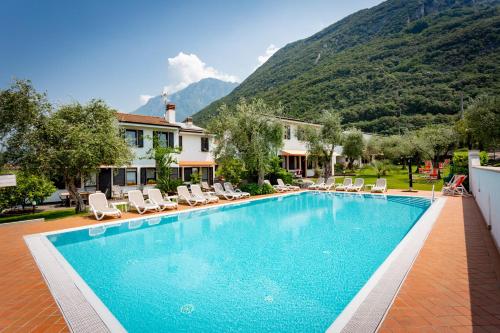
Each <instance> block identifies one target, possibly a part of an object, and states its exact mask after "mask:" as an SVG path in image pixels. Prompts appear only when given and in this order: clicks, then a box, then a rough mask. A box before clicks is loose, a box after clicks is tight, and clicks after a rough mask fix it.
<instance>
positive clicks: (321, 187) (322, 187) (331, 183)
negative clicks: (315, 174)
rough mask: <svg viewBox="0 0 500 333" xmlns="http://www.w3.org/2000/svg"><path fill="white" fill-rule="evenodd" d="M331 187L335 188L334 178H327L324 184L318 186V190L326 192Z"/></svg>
mask: <svg viewBox="0 0 500 333" xmlns="http://www.w3.org/2000/svg"><path fill="white" fill-rule="evenodd" d="M332 187H335V177H328V179H327V180H326V182H325V183H323V184H320V185H319V186H318V190H325V191H328V190H330V189H331V188H332Z"/></svg>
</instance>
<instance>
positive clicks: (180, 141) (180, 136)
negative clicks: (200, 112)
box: [179, 135, 182, 149]
mask: <svg viewBox="0 0 500 333" xmlns="http://www.w3.org/2000/svg"><path fill="white" fill-rule="evenodd" d="M179 147H180V148H181V149H182V135H179Z"/></svg>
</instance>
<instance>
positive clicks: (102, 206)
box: [89, 193, 122, 221]
mask: <svg viewBox="0 0 500 333" xmlns="http://www.w3.org/2000/svg"><path fill="white" fill-rule="evenodd" d="M89 206H90V211H91V212H92V213H94V216H95V218H96V220H98V221H100V220H102V219H103V218H104V217H105V216H114V217H121V216H122V212H120V210H119V209H118V208H116V207H110V206H109V204H108V199H106V195H104V193H92V194H91V195H89Z"/></svg>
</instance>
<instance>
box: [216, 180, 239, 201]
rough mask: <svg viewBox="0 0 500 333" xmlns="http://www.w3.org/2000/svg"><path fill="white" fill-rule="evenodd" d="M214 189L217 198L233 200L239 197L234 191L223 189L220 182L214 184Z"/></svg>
mask: <svg viewBox="0 0 500 333" xmlns="http://www.w3.org/2000/svg"><path fill="white" fill-rule="evenodd" d="M214 191H215V195H217V196H218V197H219V198H225V199H226V200H234V199H239V198H241V195H239V194H238V193H236V192H233V193H231V192H228V191H226V190H224V188H223V187H222V184H221V183H215V184H214Z"/></svg>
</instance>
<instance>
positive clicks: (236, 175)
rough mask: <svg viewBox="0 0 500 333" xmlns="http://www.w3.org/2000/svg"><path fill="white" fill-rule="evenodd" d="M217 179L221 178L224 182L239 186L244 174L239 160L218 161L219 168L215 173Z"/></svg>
mask: <svg viewBox="0 0 500 333" xmlns="http://www.w3.org/2000/svg"><path fill="white" fill-rule="evenodd" d="M215 174H216V176H217V177H223V178H224V180H225V181H227V182H231V183H232V184H239V183H240V181H241V179H242V178H243V177H244V174H245V167H244V165H243V163H242V162H241V161H240V160H237V159H235V158H232V159H225V160H223V161H219V168H218V169H217V171H216V173H215Z"/></svg>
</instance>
